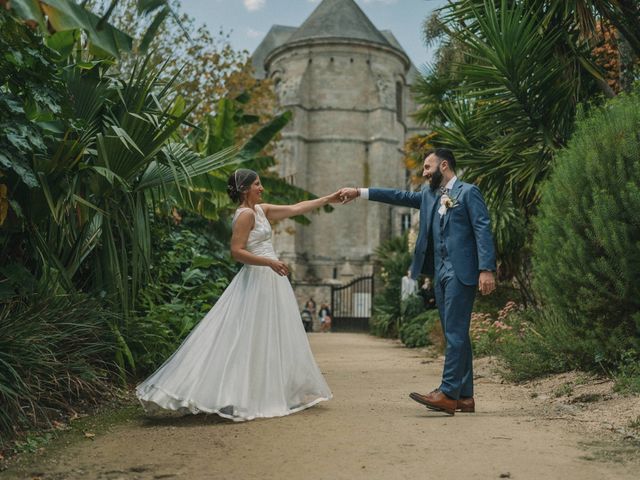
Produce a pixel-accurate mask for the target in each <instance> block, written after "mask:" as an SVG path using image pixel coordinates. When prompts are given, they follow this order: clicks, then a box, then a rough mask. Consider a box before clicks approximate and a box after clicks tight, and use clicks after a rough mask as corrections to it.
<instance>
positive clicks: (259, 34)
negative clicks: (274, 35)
mask: <svg viewBox="0 0 640 480" xmlns="http://www.w3.org/2000/svg"><path fill="white" fill-rule="evenodd" d="M263 35H264V33H262V32H260V31H258V30H254V29H253V28H247V37H249V38H259V37H262V36H263Z"/></svg>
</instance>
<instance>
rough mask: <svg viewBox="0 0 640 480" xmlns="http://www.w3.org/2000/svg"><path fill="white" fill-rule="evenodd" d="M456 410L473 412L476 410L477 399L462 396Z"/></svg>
mask: <svg viewBox="0 0 640 480" xmlns="http://www.w3.org/2000/svg"><path fill="white" fill-rule="evenodd" d="M456 411H458V412H463V413H473V412H475V411H476V401H475V400H474V399H473V397H464V398H463V397H460V398H459V399H458V406H457V407H456Z"/></svg>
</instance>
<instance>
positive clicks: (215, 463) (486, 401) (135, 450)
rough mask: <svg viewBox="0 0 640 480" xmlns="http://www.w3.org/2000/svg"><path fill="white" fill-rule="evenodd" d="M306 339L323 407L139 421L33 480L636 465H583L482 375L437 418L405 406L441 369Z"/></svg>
mask: <svg viewBox="0 0 640 480" xmlns="http://www.w3.org/2000/svg"><path fill="white" fill-rule="evenodd" d="M310 338H311V344H312V347H313V350H314V353H315V355H316V358H317V360H318V363H319V364H320V367H321V369H322V371H323V373H324V374H325V376H326V378H327V381H328V383H329V385H330V386H331V388H332V390H333V394H334V399H333V400H332V401H330V402H326V403H322V404H320V405H318V406H316V407H313V408H311V409H309V410H306V411H304V412H301V413H297V414H294V415H291V416H289V417H285V418H279V419H270V420H258V421H253V422H248V423H242V424H237V423H232V422H228V421H221V420H219V419H217V417H213V416H206V417H205V416H197V417H184V418H180V419H173V418H172V419H161V420H150V419H147V418H145V417H144V416H143V415H142V412H141V414H140V416H138V417H136V418H135V419H133V420H132V421H129V422H127V423H126V424H123V425H118V426H115V427H113V428H112V429H111V430H110V431H109V432H108V433H105V434H99V435H97V436H96V437H95V438H94V439H92V440H87V441H85V442H81V443H79V444H76V445H73V446H72V447H69V448H68V449H67V450H65V452H64V455H63V456H62V457H59V458H56V459H48V460H47V461H46V463H44V464H42V465H39V466H38V468H37V469H36V470H31V472H35V471H38V472H42V473H41V475H40V476H39V478H41V479H43V480H49V479H94V478H96V479H165V478H166V479H173V478H181V479H182V478H184V479H240V480H244V479H350V480H352V479H444V480H448V479H457V478H464V479H492V478H496V479H497V478H513V479H518V480H520V479H536V480H539V479H580V480H588V479H632V478H633V479H637V478H638V477H637V471H638V470H637V468H638V466H637V465H633V464H620V463H616V462H612V461H608V462H600V461H593V460H587V459H585V458H586V457H588V456H589V454H590V452H589V451H588V450H585V447H582V446H580V445H581V444H582V442H584V441H585V440H589V439H588V438H584V437H583V436H581V435H580V434H579V432H577V431H572V429H570V428H567V427H566V423H564V422H562V421H555V420H554V419H553V417H549V416H547V417H544V416H536V413H535V412H536V411H539V409H537V410H536V409H535V408H533V407H534V406H535V405H533V404H532V400H531V399H529V398H528V397H527V396H526V395H523V391H522V389H520V388H519V387H511V386H507V385H501V384H500V383H499V382H497V381H496V380H494V379H492V377H488V376H484V377H481V378H479V379H478V381H477V391H476V401H477V410H478V412H477V413H475V414H460V413H459V414H456V415H455V416H454V417H450V416H445V415H442V414H439V413H437V412H430V411H428V410H426V409H425V408H423V407H420V406H419V405H418V404H416V403H414V402H412V401H411V400H410V399H409V398H408V393H409V392H411V391H413V390H418V391H423V392H424V391H428V390H430V389H432V388H435V387H436V386H437V385H438V383H439V382H438V380H439V376H440V369H441V365H442V364H441V362H440V361H439V360H427V359H425V356H424V354H423V353H421V352H419V351H415V350H409V349H406V348H402V347H400V346H399V344H397V343H396V342H393V341H389V340H381V339H376V338H374V337H371V336H367V335H356V334H312V335H311V337H310ZM523 397H524V398H523ZM5 473H6V475H7V478H25V477H24V476H20V477H15V475H16V474H15V473H14V474H11V473H9V472H5ZM0 476H3V475H0ZM31 477H33V473H31V474H30V476H29V477H26V478H31ZM3 478H4V476H3Z"/></svg>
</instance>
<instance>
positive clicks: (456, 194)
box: [442, 179, 462, 230]
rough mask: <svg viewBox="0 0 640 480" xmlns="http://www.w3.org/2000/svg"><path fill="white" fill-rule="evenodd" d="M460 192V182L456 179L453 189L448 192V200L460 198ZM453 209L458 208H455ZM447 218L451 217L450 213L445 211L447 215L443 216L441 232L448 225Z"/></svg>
mask: <svg viewBox="0 0 640 480" xmlns="http://www.w3.org/2000/svg"><path fill="white" fill-rule="evenodd" d="M461 190H462V182H461V181H460V180H458V179H456V181H455V182H454V183H453V188H452V189H451V191H450V192H449V198H451V199H454V198H456V199H457V198H458V197H459V196H460V192H461ZM455 208H459V207H455ZM449 217H451V212H450V211H447V213H446V214H445V216H444V225H443V226H442V230H444V229H445V228H447V224H448V223H449Z"/></svg>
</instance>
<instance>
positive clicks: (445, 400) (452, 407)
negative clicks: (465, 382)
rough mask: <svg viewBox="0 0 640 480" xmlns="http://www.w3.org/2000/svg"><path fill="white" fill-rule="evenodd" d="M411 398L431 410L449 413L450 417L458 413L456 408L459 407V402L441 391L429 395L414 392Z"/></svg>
mask: <svg viewBox="0 0 640 480" xmlns="http://www.w3.org/2000/svg"><path fill="white" fill-rule="evenodd" d="M409 397H410V398H411V399H412V400H414V401H416V402H418V403H420V404H422V405H424V406H425V407H427V408H430V409H431V410H438V411H441V412H445V413H448V414H449V415H454V414H455V413H456V407H457V406H458V401H457V400H454V399H453V398H449V397H447V396H446V395H445V394H444V393H442V392H441V391H440V390H434V391H433V392H431V393H429V394H427V395H422V394H420V393H416V392H413V393H411V394H410V395H409Z"/></svg>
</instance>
